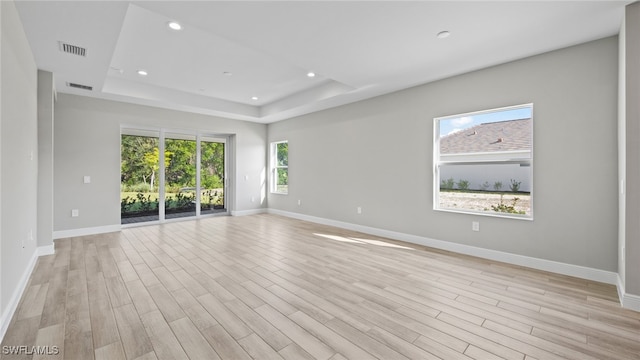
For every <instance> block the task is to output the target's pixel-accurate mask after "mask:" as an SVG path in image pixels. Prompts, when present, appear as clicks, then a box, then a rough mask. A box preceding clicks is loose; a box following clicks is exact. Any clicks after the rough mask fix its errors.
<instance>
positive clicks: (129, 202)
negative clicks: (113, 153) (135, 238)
mask: <svg viewBox="0 0 640 360" xmlns="http://www.w3.org/2000/svg"><path fill="white" fill-rule="evenodd" d="M159 136H160V133H159V132H158V131H144V130H127V131H126V132H125V131H123V132H122V137H121V139H120V159H121V161H120V218H121V222H122V223H123V224H129V223H137V222H144V221H158V220H159V219H160V217H159V215H160V214H159V190H158V184H159V164H158V158H159V156H158V154H159V146H158V145H159Z"/></svg>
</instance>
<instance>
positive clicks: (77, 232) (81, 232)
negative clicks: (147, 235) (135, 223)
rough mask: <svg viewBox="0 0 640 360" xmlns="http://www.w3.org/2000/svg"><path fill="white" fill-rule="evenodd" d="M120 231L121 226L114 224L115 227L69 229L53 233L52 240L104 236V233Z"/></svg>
mask: <svg viewBox="0 0 640 360" xmlns="http://www.w3.org/2000/svg"><path fill="white" fill-rule="evenodd" d="M121 229H122V225H120V224H116V225H107V226H98V227H88V228H80V229H71V230H60V231H54V232H53V238H54V239H64V238H69V237H76V236H86V235H95V234H104V233H110V232H118V231H120V230H121Z"/></svg>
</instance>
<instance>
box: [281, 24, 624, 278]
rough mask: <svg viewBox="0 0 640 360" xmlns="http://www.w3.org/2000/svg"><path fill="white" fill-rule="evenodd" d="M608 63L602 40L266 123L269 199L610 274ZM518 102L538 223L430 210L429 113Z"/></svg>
mask: <svg viewBox="0 0 640 360" xmlns="http://www.w3.org/2000/svg"><path fill="white" fill-rule="evenodd" d="M617 61H618V59H617V38H616V37H611V38H607V39H602V40H598V41H594V42H590V43H587V44H582V45H578V46H574V47H570V48H566V49H562V50H558V51H554V52H550V53H546V54H542V55H539V56H535V57H531V58H527V59H523V60H519V61H515V62H511V63H507V64H503V65H499V66H495V67H491V68H487V69H483V70H479V71H476V72H472V73H468V74H464V75H461V76H457V77H453V78H449V79H445V80H442V81H438V82H434V83H430V84H426V85H423V86H418V87H415V88H412V89H407V90H404V91H400V92H397V93H393V94H389V95H385V96H380V97H377V98H374V99H370V100H366V101H361V102H358V103H354V104H350V105H345V106H342V107H339V108H334V109H330V110H326V111H322V112H318V113H314V114H309V115H305V116H302V117H299V118H295V119H290V120H286V121H282V122H278V123H275V124H271V125H269V141H278V140H288V141H289V195H275V194H270V196H269V208H273V209H276V210H281V211H287V212H293V213H298V214H303V215H307V216H314V217H319V218H325V219H330V220H336V221H340V222H343V223H349V224H356V225H361V226H367V227H373V228H379V229H384V230H388V231H393V232H399V233H404V234H410V235H416V236H420V237H425V238H430V239H436V240H444V241H447V242H451V243H456V244H463V245H469V246H474V247H480V248H484V249H491V250H498V251H502V252H507V253H511V254H519V255H525V256H529V257H534V258H538V259H546V260H551V261H556V262H560V263H566V264H573V265H578V266H583V267H588V268H593V269H600V270H604V271H607V272H617V251H616V249H617V231H618V228H617V226H618V219H617V210H618V208H617V207H618V205H617V203H618V197H617V143H616V136H617V133H616V129H617V118H616V113H617V109H616V108H617V96H616V95H617V66H618V64H617ZM524 103H533V104H534V159H535V164H534V166H535V167H534V176H533V184H534V185H533V186H534V190H533V194H534V212H535V220H534V221H525V220H513V219H504V218H493V217H480V216H474V215H467V214H452V213H446V212H439V211H434V210H433V196H432V194H433V193H432V191H433V176H432V165H433V163H432V161H433V159H432V155H433V154H432V151H433V144H432V141H433V140H432V139H433V118H435V117H439V116H444V115H447V114H458V113H467V112H472V111H478V110H484V109H492V108H499V107H504V106H510V105H515V104H524ZM298 200H302V203H301V205H300V206H298V205H297V201H298ZM358 206H360V207H362V214H361V215H358V214H357V213H356V207H358ZM472 221H479V222H480V229H481V231H480V232H472V231H471V222H472Z"/></svg>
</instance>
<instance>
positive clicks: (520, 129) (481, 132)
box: [440, 119, 532, 154]
mask: <svg viewBox="0 0 640 360" xmlns="http://www.w3.org/2000/svg"><path fill="white" fill-rule="evenodd" d="M531 130H532V129H531V119H519V120H508V121H500V122H493V123H485V124H480V125H476V126H474V127H470V128H467V129H464V130H460V131H458V132H455V133H453V134H449V135H446V136H443V137H442V138H440V153H441V154H458V153H474V152H501V151H517V150H531V140H532V138H531Z"/></svg>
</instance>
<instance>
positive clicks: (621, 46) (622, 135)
mask: <svg viewBox="0 0 640 360" xmlns="http://www.w3.org/2000/svg"><path fill="white" fill-rule="evenodd" d="M625 49H626V31H625V19H624V18H623V19H622V25H621V27H620V33H619V34H618V186H619V188H618V190H619V191H618V275H619V276H620V281H621V282H622V285H623V286H624V283H625V267H624V250H625V237H626V220H625V218H626V206H627V205H626V194H625V192H626V190H625V187H626V184H625V182H626V177H627V164H626V162H627V156H626V147H627V139H626V133H627V129H626V120H627V118H626V96H627V95H626V86H625V73H626V71H625V68H626V51H625Z"/></svg>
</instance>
